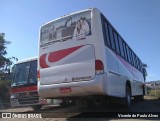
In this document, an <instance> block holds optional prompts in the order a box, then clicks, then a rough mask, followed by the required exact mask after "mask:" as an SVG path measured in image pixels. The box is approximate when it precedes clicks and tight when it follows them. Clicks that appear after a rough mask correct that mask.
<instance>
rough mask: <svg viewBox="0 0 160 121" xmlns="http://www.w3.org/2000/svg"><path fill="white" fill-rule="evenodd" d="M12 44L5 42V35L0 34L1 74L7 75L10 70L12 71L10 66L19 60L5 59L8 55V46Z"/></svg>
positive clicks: (14, 58) (13, 58)
mask: <svg viewBox="0 0 160 121" xmlns="http://www.w3.org/2000/svg"><path fill="white" fill-rule="evenodd" d="M10 43H11V42H10V41H6V40H5V34H4V33H0V73H7V72H8V70H10V66H11V65H12V64H13V60H16V61H17V60H18V59H17V58H16V57H10V58H6V57H5V55H6V54H7V51H6V48H7V47H6V45H8V44H10Z"/></svg>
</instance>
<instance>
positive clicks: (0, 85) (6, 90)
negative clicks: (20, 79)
mask: <svg viewBox="0 0 160 121" xmlns="http://www.w3.org/2000/svg"><path fill="white" fill-rule="evenodd" d="M10 85H11V81H0V99H1V100H2V102H3V105H4V106H5V107H8V106H10Z"/></svg>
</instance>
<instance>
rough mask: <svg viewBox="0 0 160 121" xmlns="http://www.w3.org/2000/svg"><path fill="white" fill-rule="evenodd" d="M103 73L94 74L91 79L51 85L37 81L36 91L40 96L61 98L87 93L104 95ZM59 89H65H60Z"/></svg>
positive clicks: (85, 94)
mask: <svg viewBox="0 0 160 121" xmlns="http://www.w3.org/2000/svg"><path fill="white" fill-rule="evenodd" d="M105 77H106V76H105V74H102V75H96V76H95V78H94V79H93V80H90V81H81V82H71V83H61V84H52V85H41V84H40V82H38V93H39V96H40V97H41V98H63V97H75V96H87V95H105V94H106V93H105V90H104V81H105ZM61 89H67V90H66V91H63V92H62V91H61Z"/></svg>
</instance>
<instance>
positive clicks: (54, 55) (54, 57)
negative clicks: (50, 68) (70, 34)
mask: <svg viewBox="0 0 160 121" xmlns="http://www.w3.org/2000/svg"><path fill="white" fill-rule="evenodd" d="M81 47H82V46H77V47H73V48H67V49H64V50H59V51H55V52H51V53H50V54H49V57H48V60H49V62H57V61H59V60H61V59H62V58H64V57H66V56H67V55H69V54H71V53H73V52H74V51H76V50H78V49H79V48H81Z"/></svg>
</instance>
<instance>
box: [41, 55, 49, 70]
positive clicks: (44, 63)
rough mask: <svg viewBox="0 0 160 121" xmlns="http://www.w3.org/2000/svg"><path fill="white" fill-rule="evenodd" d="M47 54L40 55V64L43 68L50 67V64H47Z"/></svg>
mask: <svg viewBox="0 0 160 121" xmlns="http://www.w3.org/2000/svg"><path fill="white" fill-rule="evenodd" d="M46 56H47V54H43V55H42V56H40V66H41V68H48V67H49V66H48V65H47V64H46Z"/></svg>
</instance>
